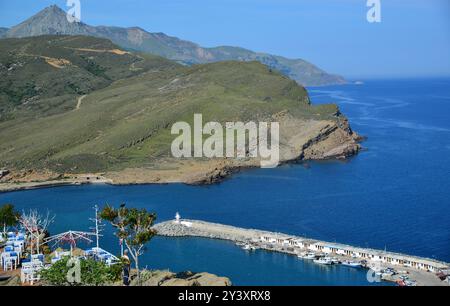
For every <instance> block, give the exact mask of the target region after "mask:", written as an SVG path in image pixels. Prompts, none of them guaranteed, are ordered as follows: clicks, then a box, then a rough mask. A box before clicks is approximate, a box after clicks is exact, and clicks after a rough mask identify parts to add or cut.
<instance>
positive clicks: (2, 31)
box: [0, 27, 8, 38]
mask: <svg viewBox="0 0 450 306" xmlns="http://www.w3.org/2000/svg"><path fill="white" fill-rule="evenodd" d="M7 31H8V28H2V27H0V38H2V37H4V36H5V35H6V32H7Z"/></svg>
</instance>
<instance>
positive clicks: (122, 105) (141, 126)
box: [0, 36, 338, 173]
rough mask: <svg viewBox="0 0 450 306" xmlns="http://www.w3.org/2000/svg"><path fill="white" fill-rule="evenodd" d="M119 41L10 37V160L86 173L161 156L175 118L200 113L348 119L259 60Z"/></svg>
mask: <svg viewBox="0 0 450 306" xmlns="http://www.w3.org/2000/svg"><path fill="white" fill-rule="evenodd" d="M117 49H118V47H117V46H115V45H113V44H112V43H110V42H109V41H106V40H104V39H98V38H92V37H72V36H40V37H35V38H25V39H8V40H1V41H0V50H2V51H1V60H0V62H1V65H2V67H4V68H2V79H1V84H2V85H1V86H2V93H3V96H2V100H1V103H0V105H1V107H2V110H3V114H7V116H6V117H4V118H3V121H2V122H0V155H1V157H2V158H1V160H0V168H2V167H4V168H8V169H51V170H52V171H55V172H58V173H66V172H70V173H83V172H96V171H117V170H121V169H125V168H134V167H153V166H155V165H156V166H157V165H158V163H159V161H160V160H161V159H163V158H168V157H169V153H170V144H171V141H172V140H173V136H172V135H170V128H171V126H172V124H173V123H174V122H177V121H188V122H191V121H192V120H193V114H194V113H202V114H203V120H204V122H206V121H212V120H214V121H219V122H225V121H249V120H267V119H270V117H271V116H272V115H274V114H277V113H279V112H288V113H289V114H291V115H292V116H293V117H294V118H295V119H297V120H303V121H305V122H307V121H308V120H313V121H321V120H322V121H323V120H328V121H332V122H336V121H337V120H338V116H337V114H338V110H337V108H336V106H335V105H321V106H312V105H311V104H310V102H309V99H308V95H307V92H306V90H305V89H304V88H303V87H301V86H299V85H298V84H297V83H296V82H295V81H293V80H291V79H289V78H287V77H285V76H283V75H281V74H280V73H279V72H277V71H275V70H271V69H270V68H268V67H266V66H264V65H262V64H261V63H259V62H220V63H212V64H202V65H194V66H192V67H186V66H180V65H178V64H174V63H172V62H170V61H168V60H166V59H163V58H159V57H148V56H147V57H143V56H142V55H137V54H133V53H122V52H119V51H117ZM92 50H97V51H92ZM99 50H107V51H105V52H103V51H102V52H100V51H99ZM108 50H109V51H108ZM111 50H116V51H114V52H112V51H111ZM47 58H52V59H57V61H56V60H55V62H54V64H55V65H57V66H61V67H55V65H52V64H51V63H49V61H48V60H47ZM11 67H14V68H13V69H12V70H11V69H10V68H11ZM81 95H86V96H85V97H84V98H83V99H82V103H81V105H79V108H78V109H77V101H79V98H80V96H81Z"/></svg>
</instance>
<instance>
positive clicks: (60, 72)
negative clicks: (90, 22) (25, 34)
mask: <svg viewBox="0 0 450 306" xmlns="http://www.w3.org/2000/svg"><path fill="white" fill-rule="evenodd" d="M170 66H176V64H174V63H172V62H169V61H167V60H163V59H161V58H159V57H156V56H151V55H136V54H130V53H128V52H126V53H125V52H121V50H120V48H119V47H117V46H116V45H114V44H113V43H111V42H110V41H109V40H106V39H98V38H93V37H85V36H62V37H61V36H59V37H58V36H40V37H32V38H23V39H3V40H1V41H0V120H5V119H6V118H11V117H14V116H17V115H18V114H19V113H21V114H23V113H25V112H27V111H28V113H29V114H30V115H34V116H36V115H42V114H47V115H48V114H55V113H58V112H62V111H66V110H70V109H72V108H73V106H74V102H73V101H74V99H75V98H74V97H75V96H79V95H84V94H88V93H90V92H92V91H94V90H96V89H100V88H104V87H106V86H108V85H110V84H111V83H112V82H113V81H116V80H119V79H124V78H127V77H131V76H135V75H138V74H140V73H143V72H146V71H149V70H151V69H160V68H164V69H165V68H167V67H170Z"/></svg>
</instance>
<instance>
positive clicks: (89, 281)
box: [41, 257, 122, 286]
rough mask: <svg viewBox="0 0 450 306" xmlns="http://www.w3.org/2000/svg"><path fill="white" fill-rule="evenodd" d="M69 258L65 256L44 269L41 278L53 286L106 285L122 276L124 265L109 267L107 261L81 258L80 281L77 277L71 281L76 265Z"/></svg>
mask: <svg viewBox="0 0 450 306" xmlns="http://www.w3.org/2000/svg"><path fill="white" fill-rule="evenodd" d="M69 259H70V258H69V257H65V258H63V259H61V260H59V261H58V262H56V263H55V264H53V265H52V266H51V267H50V268H48V269H44V270H42V271H41V278H42V281H43V282H44V284H46V285H51V286H104V285H109V284H112V283H113V282H115V281H117V280H119V279H120V277H121V273H122V266H121V265H120V264H117V265H112V266H111V267H108V266H107V265H106V264H105V263H103V262H99V261H95V260H93V259H80V261H79V263H80V274H79V275H80V282H77V281H76V279H75V281H72V282H71V281H70V278H69V277H68V275H71V276H75V275H76V274H74V273H73V272H71V271H70V270H71V269H73V268H74V266H75V265H74V264H71V263H70V262H69ZM72 271H73V270H72ZM69 272H71V273H69ZM72 280H73V279H72Z"/></svg>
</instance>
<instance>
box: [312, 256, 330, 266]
mask: <svg viewBox="0 0 450 306" xmlns="http://www.w3.org/2000/svg"><path fill="white" fill-rule="evenodd" d="M314 263H317V264H321V265H332V264H333V261H332V260H331V259H330V258H328V257H321V258H319V259H314Z"/></svg>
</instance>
